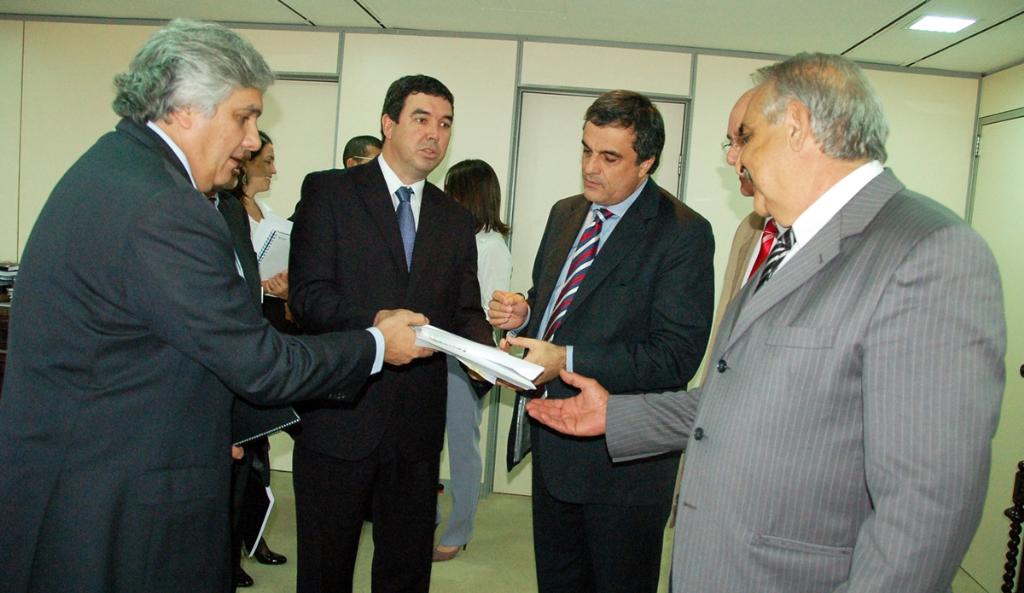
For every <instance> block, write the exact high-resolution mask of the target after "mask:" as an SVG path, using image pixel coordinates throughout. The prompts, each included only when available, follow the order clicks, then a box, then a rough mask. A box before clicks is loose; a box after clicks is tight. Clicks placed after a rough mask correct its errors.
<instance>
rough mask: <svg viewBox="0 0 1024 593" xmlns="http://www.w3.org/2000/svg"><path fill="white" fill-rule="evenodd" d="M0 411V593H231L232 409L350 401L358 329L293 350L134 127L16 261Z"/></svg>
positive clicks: (70, 176) (190, 196)
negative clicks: (241, 402) (243, 401)
mask: <svg viewBox="0 0 1024 593" xmlns="http://www.w3.org/2000/svg"><path fill="white" fill-rule="evenodd" d="M14 308H15V309H16V311H15V315H13V319H12V326H11V336H10V355H9V358H8V366H7V374H6V377H5V381H6V383H5V386H4V397H3V400H2V401H0V467H2V468H3V471H2V472H0V500H2V501H3V504H4V506H5V512H4V513H3V519H0V544H2V545H0V548H2V552H0V591H4V592H5V593H22V592H27V591H40V592H42V591H118V592H119V591H124V592H137V591H147V592H153V591H202V592H205V591H222V590H224V589H225V588H227V587H229V586H230V573H229V571H228V561H227V554H228V514H227V511H228V493H229V482H230V467H231V460H230V457H229V455H228V453H229V444H230V441H229V438H230V437H229V435H230V412H231V400H232V398H233V397H234V394H239V395H241V396H243V397H246V398H248V399H249V400H251V401H253V402H256V403H262V404H271V403H283V402H287V401H291V400H294V399H298V398H302V397H311V396H314V395H316V394H325V393H340V390H342V389H348V390H350V391H354V389H355V388H356V387H357V386H358V385H360V384H361V383H362V382H363V381H364V380H365V379H366V377H367V375H368V373H369V371H370V368H371V366H372V362H373V356H374V351H375V348H374V344H373V339H372V337H371V336H370V335H369V334H368V333H367V332H353V333H351V334H347V335H331V336H322V337H316V338H303V339H297V338H285V337H282V336H279V335H278V334H277V333H276V332H274V331H273V330H272V329H271V328H270V326H269V325H267V323H266V322H265V321H264V320H263V319H262V318H261V317H260V315H259V313H258V311H257V309H256V308H255V307H253V303H252V299H251V298H250V295H249V293H248V292H247V290H246V286H245V283H244V282H243V280H242V279H241V278H240V277H239V275H238V273H237V270H236V267H235V256H234V251H233V249H232V247H231V237H230V236H229V234H228V229H227V226H226V225H225V224H224V220H223V218H222V217H221V215H220V214H219V213H218V212H217V211H216V210H215V209H214V208H212V207H211V206H210V203H209V202H208V201H207V199H206V198H205V197H204V196H202V195H201V194H199V193H198V192H197V191H196V190H195V189H194V188H193V187H192V185H191V183H190V182H189V180H188V177H187V176H186V175H185V173H184V170H183V167H182V166H181V163H180V162H179V161H178V160H177V158H176V157H174V155H173V153H171V152H170V149H169V148H168V147H167V145H166V144H165V143H164V142H163V141H162V140H161V139H160V138H159V137H158V136H157V135H156V134H155V133H154V132H152V131H151V130H149V129H147V128H146V127H145V126H141V125H137V124H134V123H131V122H128V121H122V122H121V123H119V124H118V126H117V130H116V131H115V132H113V133H110V134H107V135H105V136H103V137H102V138H100V140H99V141H98V142H97V143H96V144H95V145H94V146H93V147H92V148H90V149H89V150H88V151H87V152H86V153H85V154H84V155H83V156H82V157H81V158H80V159H79V160H78V162H77V163H75V164H74V165H73V166H72V167H71V168H70V169H69V170H68V172H67V173H66V174H65V175H64V177H63V179H61V181H60V182H59V183H58V184H57V186H56V187H55V189H54V191H53V193H52V194H51V196H50V199H49V200H48V201H47V203H46V206H45V207H44V208H43V210H42V212H41V213H40V215H39V218H38V220H37V221H36V224H35V227H34V228H33V230H32V234H31V235H30V237H29V240H28V243H27V244H26V246H25V250H24V253H23V255H22V261H21V270H20V271H19V274H18V298H17V302H16V303H15V304H14Z"/></svg>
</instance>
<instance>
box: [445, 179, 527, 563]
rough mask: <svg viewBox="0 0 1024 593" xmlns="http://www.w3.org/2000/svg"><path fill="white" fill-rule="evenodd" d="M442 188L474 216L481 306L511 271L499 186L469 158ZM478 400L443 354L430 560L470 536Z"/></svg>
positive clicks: (476, 494)
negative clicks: (442, 455) (446, 475)
mask: <svg viewBox="0 0 1024 593" xmlns="http://www.w3.org/2000/svg"><path fill="white" fill-rule="evenodd" d="M444 191H445V192H446V193H447V194H448V195H449V196H451V197H452V198H453V199H454V200H455V201H456V202H458V203H459V204H461V205H462V206H463V207H465V208H466V209H467V210H469V211H470V213H472V214H473V218H474V219H475V220H476V250H477V278H478V279H479V281H480V299H481V306H482V308H483V310H484V311H486V310H487V302H488V301H490V299H491V294H493V293H494V291H495V290H508V289H509V282H510V280H511V276H512V254H511V253H509V250H508V246H507V245H506V244H505V238H506V237H507V236H508V233H509V228H508V227H507V226H505V224H504V223H502V222H501V218H500V216H499V215H498V210H499V205H500V204H501V188H500V187H499V186H498V176H497V175H495V174H494V169H492V168H491V166H490V165H488V164H487V163H485V162H484V161H481V160H476V159H470V160H465V161H462V162H460V163H457V164H456V165H454V166H453V167H452V168H451V169H449V170H448V174H447V175H446V176H445V179H444ZM482 409H483V399H482V398H480V397H477V395H476V392H475V391H474V389H473V386H472V384H471V383H470V380H469V377H467V376H466V372H465V371H464V370H463V369H462V367H461V366H459V362H458V361H457V360H455V359H454V358H452V357H450V356H449V357H448V419H447V425H446V428H447V430H448V463H449V467H450V469H451V480H450V481H449V487H450V490H451V494H452V512H451V514H450V515H449V517H448V525H447V526H446V527H445V530H444V533H443V534H442V535H441V541H440V543H439V544H438V545H437V546H436V547H435V548H434V555H433V558H434V562H443V561H445V560H451V559H452V558H454V557H455V556H456V555H457V554H458V553H459V548H463V549H465V547H466V544H467V543H468V542H469V540H470V537H472V535H473V518H474V517H475V515H476V506H477V501H478V500H479V498H480V478H481V476H482V474H483V464H482V463H481V459H480V416H481V412H482Z"/></svg>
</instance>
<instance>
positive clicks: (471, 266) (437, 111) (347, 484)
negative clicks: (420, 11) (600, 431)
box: [289, 75, 492, 593]
mask: <svg viewBox="0 0 1024 593" xmlns="http://www.w3.org/2000/svg"><path fill="white" fill-rule="evenodd" d="M453 104H454V101H453V98H452V94H451V92H450V91H449V90H448V89H447V88H446V87H445V86H444V85H443V84H441V82H440V81H438V80H436V79H434V78H431V77H429V76H423V75H416V76H406V77H403V78H400V79H399V80H397V81H395V82H394V83H392V85H391V86H390V88H389V89H388V91H387V95H386V97H385V100H384V109H383V115H382V116H381V131H382V135H383V137H384V147H383V151H382V153H381V155H380V157H379V158H377V159H376V160H375V161H372V162H369V163H367V164H365V165H360V166H357V167H354V168H351V169H344V170H340V169H335V170H330V171H321V172H316V173H310V174H309V175H308V176H307V177H306V179H305V181H304V182H303V184H302V199H301V201H300V202H299V204H298V207H297V209H296V212H295V226H294V228H293V230H292V251H291V261H290V263H289V270H290V271H289V280H290V282H291V294H290V297H291V301H290V303H291V307H292V312H293V314H294V315H295V317H296V319H297V321H298V322H299V324H300V325H301V326H302V328H303V329H304V330H305V331H307V332H310V333H320V332H324V331H335V330H346V329H351V328H356V327H362V324H366V323H371V322H372V321H373V320H374V319H378V318H380V317H382V316H384V315H387V314H388V312H389V310H390V309H393V308H396V307H406V308H408V307H411V308H413V309H414V310H417V311H421V312H422V313H423V314H424V315H426V316H427V317H428V318H429V319H430V322H431V323H432V324H433V325H436V326H438V327H440V328H442V329H445V330H448V331H451V332H454V333H456V334H459V335H462V336H464V337H467V338H469V339H472V340H475V341H477V342H480V343H483V344H488V343H492V342H491V339H492V338H491V333H492V330H491V328H490V326H488V324H487V322H486V320H485V318H484V314H483V311H482V310H481V308H480V287H479V285H478V283H477V278H476V239H475V238H474V223H473V218H472V216H471V215H470V213H469V212H468V211H467V210H465V209H464V208H462V207H461V206H459V205H458V204H456V203H455V202H454V201H453V200H451V199H450V198H448V196H446V195H445V194H444V193H443V192H442V191H441V190H440V189H438V188H437V187H436V186H434V185H433V184H432V183H429V182H427V181H426V177H427V175H428V174H429V173H430V172H431V171H433V170H434V168H435V167H437V165H438V164H439V163H440V162H441V161H442V159H444V155H445V151H446V150H447V148H448V140H449V138H450V137H451V126H452V119H453V115H454V113H453ZM446 392H447V365H446V362H445V358H444V357H443V356H434V357H432V358H427V359H425V360H420V361H417V362H415V363H414V364H411V365H408V366H405V367H402V368H394V367H387V368H385V369H384V372H383V373H381V374H380V376H378V377H375V378H374V379H373V380H371V381H370V382H368V383H367V386H366V388H365V392H364V393H363V395H362V397H361V398H360V399H358V400H357V401H355V402H352V403H349V402H343V403H335V402H326V403H324V402H321V403H316V404H312V405H308V406H304V407H303V408H301V409H300V414H301V416H302V431H301V433H300V434H299V435H298V437H297V439H296V446H295V454H294V460H293V464H294V465H293V470H294V480H295V507H296V514H297V523H298V550H297V551H298V591H299V593H311V592H320V591H331V592H335V591H351V590H352V573H353V568H354V565H355V558H356V551H357V548H358V544H359V533H360V530H361V528H362V524H363V518H364V509H365V507H366V505H369V506H370V507H371V508H372V511H371V513H372V519H373V530H374V533H373V538H374V557H373V590H374V592H375V593H387V592H390V591H409V592H412V591H422V592H425V591H427V590H428V589H429V586H430V566H431V550H432V548H433V541H432V540H433V533H434V519H435V507H436V505H437V496H436V487H437V478H438V469H439V464H440V454H441V445H442V442H443V438H444V420H445V398H446Z"/></svg>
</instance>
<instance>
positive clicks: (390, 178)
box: [377, 155, 427, 201]
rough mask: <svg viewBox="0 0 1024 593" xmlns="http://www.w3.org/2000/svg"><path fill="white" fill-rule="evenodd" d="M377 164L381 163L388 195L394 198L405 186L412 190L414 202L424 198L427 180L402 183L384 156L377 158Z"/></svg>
mask: <svg viewBox="0 0 1024 593" xmlns="http://www.w3.org/2000/svg"><path fill="white" fill-rule="evenodd" d="M377 162H378V163H380V170H381V173H383V174H384V182H385V183H387V184H388V194H390V195H391V196H392V197H394V195H395V192H396V191H397V190H398V188H400V187H402V186H405V187H411V188H412V200H413V201H416V200H418V199H419V198H420V197H421V196H423V186H424V185H426V183H427V180H426V179H420V180H419V181H417V182H416V183H402V180H401V179H399V178H398V174H397V173H395V171H394V170H393V169H392V168H391V167H390V166H389V165H388V162H387V161H386V160H384V155H380V156H378V157H377Z"/></svg>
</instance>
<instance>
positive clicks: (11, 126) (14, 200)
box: [0, 21, 25, 261]
mask: <svg viewBox="0 0 1024 593" xmlns="http://www.w3.org/2000/svg"><path fill="white" fill-rule="evenodd" d="M24 31H25V24H24V23H21V22H19V21H0V80H3V81H5V83H4V84H3V85H0V155H2V158H0V261H6V260H14V259H17V255H18V169H19V155H20V153H21V56H22V47H23V45H24V43H23V35H24Z"/></svg>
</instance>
